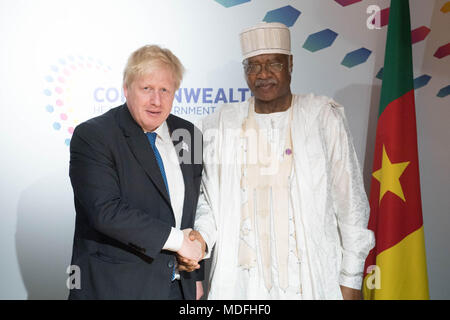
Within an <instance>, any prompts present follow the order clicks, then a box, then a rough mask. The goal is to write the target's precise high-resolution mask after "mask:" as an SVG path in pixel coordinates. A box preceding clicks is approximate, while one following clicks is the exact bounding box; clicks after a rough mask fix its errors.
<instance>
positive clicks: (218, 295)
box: [179, 23, 374, 299]
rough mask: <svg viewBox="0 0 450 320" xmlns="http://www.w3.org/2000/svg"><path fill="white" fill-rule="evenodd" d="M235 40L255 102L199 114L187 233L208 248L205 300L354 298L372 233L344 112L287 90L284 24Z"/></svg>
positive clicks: (289, 65) (290, 63) (250, 31)
mask: <svg viewBox="0 0 450 320" xmlns="http://www.w3.org/2000/svg"><path fill="white" fill-rule="evenodd" d="M240 39H241V48H242V52H243V65H244V71H245V76H246V80H247V84H248V86H249V88H250V90H251V91H252V93H253V96H254V97H252V98H250V99H249V100H248V101H246V102H243V103H233V104H225V105H223V106H221V108H220V109H218V111H217V112H216V113H214V114H213V115H210V116H208V117H206V118H205V119H204V121H203V134H204V156H203V157H204V174H203V178H202V186H201V190H202V191H201V195H200V199H199V205H198V209H197V213H196V221H195V229H196V230H197V232H193V233H192V238H194V237H196V238H198V239H199V240H200V241H202V242H203V243H206V247H207V248H208V250H207V255H206V258H208V257H209V255H211V251H213V250H212V249H213V247H214V251H213V255H212V257H211V258H212V263H211V271H210V281H209V284H210V288H209V290H208V296H207V297H208V299H343V298H344V299H359V298H361V291H360V289H361V285H362V276H363V268H364V261H365V258H366V256H367V254H368V253H369V250H370V249H371V248H372V247H373V246H374V237H373V234H372V232H371V231H370V230H368V229H367V222H368V217H369V206H368V202H367V197H366V193H365V190H364V186H363V181H362V176H361V170H360V166H359V163H358V159H357V157H356V153H355V150H354V147H353V143H352V140H351V135H350V132H349V129H348V125H347V123H346V119H345V116H344V110H343V107H341V106H340V105H338V104H337V103H336V102H334V101H333V100H332V99H330V98H327V97H319V96H315V95H313V94H308V95H293V94H292V93H291V90H290V82H291V73H292V67H293V58H292V55H291V51H290V33H289V29H288V28H287V27H286V26H284V25H283V24H280V23H263V24H259V25H257V26H255V27H252V28H249V29H246V30H244V31H243V32H242V33H241V34H240ZM179 263H180V265H181V266H182V267H184V268H186V270H189V268H192V266H193V265H195V263H193V264H191V265H189V262H188V261H186V260H185V261H183V260H182V259H180V260H179Z"/></svg>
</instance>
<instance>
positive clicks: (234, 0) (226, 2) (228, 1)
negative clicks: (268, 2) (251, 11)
mask: <svg viewBox="0 0 450 320" xmlns="http://www.w3.org/2000/svg"><path fill="white" fill-rule="evenodd" d="M250 1H251V0H216V2H218V3H220V4H221V5H223V6H224V7H225V8H230V7H234V6H237V5H239V4H243V3H246V2H250Z"/></svg>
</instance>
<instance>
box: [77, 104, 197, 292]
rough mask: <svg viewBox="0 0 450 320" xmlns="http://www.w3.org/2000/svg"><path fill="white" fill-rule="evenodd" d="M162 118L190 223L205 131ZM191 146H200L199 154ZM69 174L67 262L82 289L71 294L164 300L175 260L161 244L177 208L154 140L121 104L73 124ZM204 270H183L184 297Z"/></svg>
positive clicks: (189, 224)
mask: <svg viewBox="0 0 450 320" xmlns="http://www.w3.org/2000/svg"><path fill="white" fill-rule="evenodd" d="M166 121H167V125H168V127H169V131H170V133H171V137H172V140H174V139H177V141H173V142H174V145H175V148H176V150H177V154H178V156H179V157H181V158H182V159H183V160H184V162H185V163H181V164H180V166H181V170H182V173H183V178H184V181H180V183H183V182H184V184H185V195H184V206H183V216H182V222H181V229H185V228H192V227H193V225H194V216H195V210H196V207H197V200H198V195H199V188H200V180H201V173H202V163H201V147H202V137H201V133H200V131H199V130H198V129H197V128H196V127H195V126H194V125H193V124H192V123H190V122H188V121H185V120H183V119H181V118H178V117H176V116H174V115H170V116H169V117H168V118H167V120H166ZM180 130H181V131H180ZM183 130H184V131H183ZM186 133H188V135H190V137H189V136H188V137H186ZM180 136H181V137H183V138H180ZM181 139H183V141H184V143H181V142H180V141H181ZM182 145H183V147H184V148H182V147H181V146H182ZM186 146H187V148H186ZM195 148H197V150H196V149H195ZM198 148H200V149H198ZM194 150H196V152H197V153H198V152H200V153H199V154H197V155H196V158H194ZM199 155H200V161H198V158H199ZM189 160H190V161H189ZM195 160H197V163H198V162H199V163H198V164H195ZM70 179H71V182H72V187H73V190H74V197H75V209H76V223H75V236H74V244H73V254H72V265H77V266H78V267H79V268H80V271H81V274H80V276H81V289H72V290H70V294H69V299H167V298H168V296H169V289H170V283H171V280H170V279H171V275H172V270H173V264H174V263H175V261H176V258H175V255H174V253H173V252H169V251H166V250H162V247H163V246H164V244H165V242H166V240H167V238H168V236H169V233H170V230H171V227H173V226H175V218H174V213H173V210H172V207H171V204H170V200H169V196H168V194H167V190H166V188H165V185H164V181H163V178H162V176H161V172H160V170H159V167H158V164H157V162H156V159H155V156H154V154H153V151H152V149H151V145H150V143H149V141H148V139H147V137H146V135H145V134H144V132H143V130H142V129H141V127H140V126H139V125H138V124H137V123H136V122H135V121H134V119H133V118H132V116H131V114H130V112H129V111H128V107H127V105H126V104H124V105H122V106H120V107H117V108H114V109H111V110H110V111H108V112H106V113H105V114H103V115H101V116H99V117H96V118H93V119H90V120H88V121H86V122H84V123H82V124H80V125H79V126H77V127H76V129H75V131H74V133H73V137H72V140H71V143H70ZM202 269H203V266H202V268H201V270H200V271H195V272H193V273H187V272H181V284H182V288H183V293H184V296H185V298H186V299H195V281H196V280H202V277H203V275H202V273H203V272H202Z"/></svg>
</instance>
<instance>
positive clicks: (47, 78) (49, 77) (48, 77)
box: [45, 76, 53, 82]
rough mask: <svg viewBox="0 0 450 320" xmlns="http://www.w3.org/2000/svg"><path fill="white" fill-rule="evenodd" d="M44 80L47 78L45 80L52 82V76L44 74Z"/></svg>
mask: <svg viewBox="0 0 450 320" xmlns="http://www.w3.org/2000/svg"><path fill="white" fill-rule="evenodd" d="M45 80H47V82H53V78H52V76H46V77H45Z"/></svg>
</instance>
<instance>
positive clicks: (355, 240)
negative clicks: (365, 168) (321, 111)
mask: <svg viewBox="0 0 450 320" xmlns="http://www.w3.org/2000/svg"><path fill="white" fill-rule="evenodd" d="M323 119H324V120H325V123H323V128H324V133H325V139H326V149H327V155H328V159H329V164H330V166H329V171H330V172H331V176H330V184H331V198H332V199H331V201H332V202H333V208H334V211H335V213H336V218H337V225H338V231H339V235H340V239H341V246H342V252H343V255H342V263H341V268H340V273H339V284H340V285H342V286H346V287H350V288H353V289H358V290H360V289H361V286H362V278H363V273H364V264H365V259H366V257H367V255H368V254H369V251H370V250H371V249H372V248H373V247H374V245H375V240H374V235H373V232H372V231H370V230H368V229H367V223H368V220H369V212H370V208H369V203H368V201H367V195H366V192H365V190H364V183H363V179H362V173H361V169H360V165H359V162H358V159H357V156H356V152H355V149H354V146H353V141H352V137H351V134H350V130H349V128H348V125H347V122H346V119H345V115H344V110H343V108H342V107H341V106H339V105H337V104H335V103H334V102H332V103H330V104H329V105H328V106H327V110H326V111H325V116H324V117H323Z"/></svg>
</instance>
